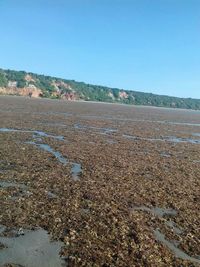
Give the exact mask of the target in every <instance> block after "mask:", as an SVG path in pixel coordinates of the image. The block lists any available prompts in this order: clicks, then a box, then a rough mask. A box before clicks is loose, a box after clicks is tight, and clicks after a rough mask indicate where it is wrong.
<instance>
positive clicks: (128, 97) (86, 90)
mask: <svg viewBox="0 0 200 267" xmlns="http://www.w3.org/2000/svg"><path fill="white" fill-rule="evenodd" d="M0 87H1V88H12V87H15V89H16V88H17V89H18V88H19V89H20V88H36V89H40V90H41V91H42V94H41V96H42V97H49V98H58V99H59V98H64V97H65V96H66V95H67V94H71V95H73V99H77V100H78V99H81V100H85V101H103V102H112V103H124V104H134V105H148V106H158V107H173V108H186V109H198V110H200V100H199V99H192V98H178V97H170V96H163V95H156V94H151V93H143V92H137V91H128V90H124V89H118V88H109V87H106V86H99V85H92V84H87V83H84V82H77V81H75V80H66V79H60V78H56V77H50V76H46V75H38V74H35V73H30V72H25V71H13V70H3V69H0Z"/></svg>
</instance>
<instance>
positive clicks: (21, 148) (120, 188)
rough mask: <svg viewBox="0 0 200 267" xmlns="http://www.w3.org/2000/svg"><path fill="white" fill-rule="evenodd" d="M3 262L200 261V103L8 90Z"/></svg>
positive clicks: (0, 213) (1, 112)
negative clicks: (142, 102) (176, 105)
mask: <svg viewBox="0 0 200 267" xmlns="http://www.w3.org/2000/svg"><path fill="white" fill-rule="evenodd" d="M0 203H1V209H0V266H24V267H26V266H27V267H29V266H30V267H32V266H33V267H34V266H37V267H40V266H41V267H42V266H55V267H59V266H104V267H111V266H112V267H114V266H127V267H128V266H152V267H153V266H158V267H159V266H174V267H175V266H177V267H178V266H188V267H189V266H190V267H191V266H199V265H200V112H199V111H191V110H176V109H164V108H152V107H134V106H125V105H118V104H104V103H88V102H65V101H57V100H47V99H28V98H23V97H3V96H1V97H0Z"/></svg>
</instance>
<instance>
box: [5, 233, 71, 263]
mask: <svg viewBox="0 0 200 267" xmlns="http://www.w3.org/2000/svg"><path fill="white" fill-rule="evenodd" d="M1 232H2V231H1ZM1 234H2V233H1ZM0 243H1V244H3V245H4V246H5V247H4V248H3V249H0V265H4V264H8V263H13V264H18V265H22V266H25V267H35V266H37V267H62V266H66V263H65V262H64V260H62V259H61V257H60V256H59V253H60V250H61V247H62V246H63V245H64V244H63V243H62V242H60V241H53V242H51V241H50V237H49V235H48V233H47V232H46V231H45V230H43V229H41V228H39V229H37V230H34V231H32V230H24V234H23V235H20V236H16V237H3V236H0ZM64 263H65V265H64Z"/></svg>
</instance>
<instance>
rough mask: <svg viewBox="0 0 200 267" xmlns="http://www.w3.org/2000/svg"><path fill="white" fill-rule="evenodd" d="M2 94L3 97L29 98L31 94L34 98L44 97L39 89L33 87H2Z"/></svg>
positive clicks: (0, 92)
mask: <svg viewBox="0 0 200 267" xmlns="http://www.w3.org/2000/svg"><path fill="white" fill-rule="evenodd" d="M0 94H2V95H20V96H29V95H30V94H31V96H32V97H42V95H43V93H42V91H41V90H40V89H38V88H32V87H24V88H17V87H0Z"/></svg>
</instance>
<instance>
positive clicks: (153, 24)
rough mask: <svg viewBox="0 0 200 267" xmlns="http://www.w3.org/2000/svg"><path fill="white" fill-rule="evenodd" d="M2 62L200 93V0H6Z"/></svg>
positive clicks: (1, 19)
mask: <svg viewBox="0 0 200 267" xmlns="http://www.w3.org/2000/svg"><path fill="white" fill-rule="evenodd" d="M0 25H1V27H0V36H1V39H0V67H1V68H10V69H16V70H26V71H32V72H36V73H43V74H48V75H53V76H58V77H62V78H68V79H75V80H78V81H85V82H88V83H93V84H100V85H107V86H111V87H118V88H123V89H130V90H138V91H143V92H152V93H158V94H168V95H175V96H182V97H196V98H200V0H0Z"/></svg>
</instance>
